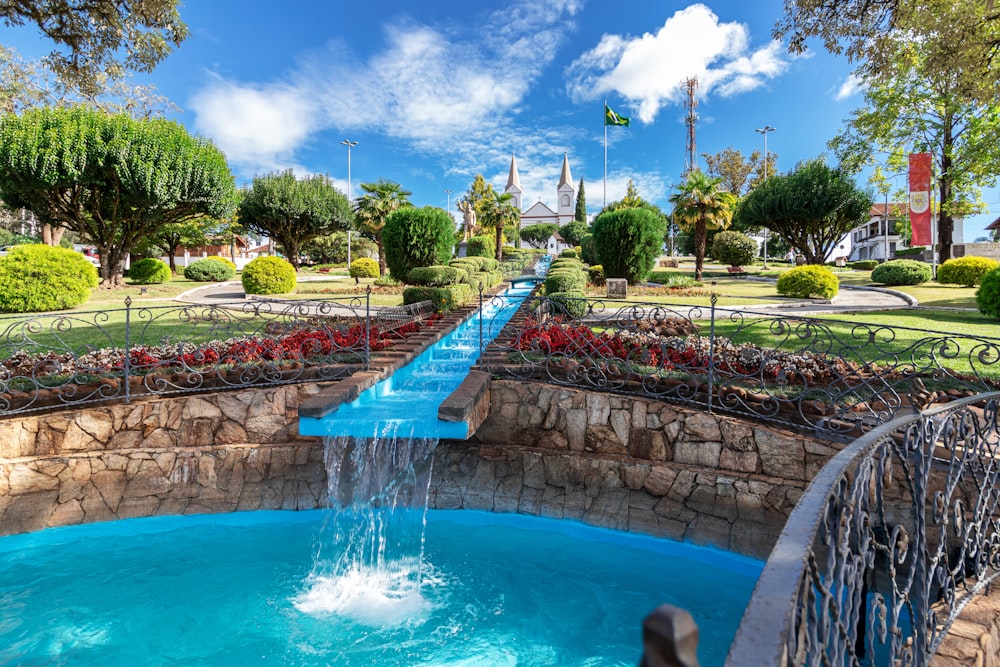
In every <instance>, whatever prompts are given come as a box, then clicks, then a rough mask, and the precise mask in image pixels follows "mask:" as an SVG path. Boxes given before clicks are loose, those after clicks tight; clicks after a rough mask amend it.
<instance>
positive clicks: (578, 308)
mask: <svg viewBox="0 0 1000 667" xmlns="http://www.w3.org/2000/svg"><path fill="white" fill-rule="evenodd" d="M549 300H550V301H551V302H552V313H553V314H554V315H569V316H570V317H573V318H577V317H583V316H584V315H586V314H587V297H586V295H585V294H584V293H583V292H582V291H580V290H572V291H567V292H555V293H550V294H549Z"/></svg>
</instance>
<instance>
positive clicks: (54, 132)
mask: <svg viewBox="0 0 1000 667" xmlns="http://www.w3.org/2000/svg"><path fill="white" fill-rule="evenodd" d="M0 199H2V200H3V201H5V202H6V203H7V204H9V205H10V206H13V207H24V208H27V209H29V210H31V211H33V212H34V213H35V215H36V216H37V217H38V219H39V221H41V222H42V223H45V224H50V225H53V226H61V227H66V228H67V229H70V230H73V231H74V232H76V233H77V234H78V235H79V236H80V238H81V239H82V240H84V241H85V242H89V243H93V244H94V245H95V246H97V248H98V252H99V253H100V256H101V275H102V277H103V281H102V286H104V287H117V286H120V285H122V283H123V281H122V270H123V267H124V263H125V258H126V257H127V256H128V253H129V252H130V251H131V249H132V248H133V247H135V245H136V244H137V243H139V241H140V240H142V239H143V238H144V237H148V236H149V235H151V234H155V233H156V232H157V231H159V230H160V229H161V228H162V227H164V226H165V225H168V224H171V223H179V222H184V221H187V220H192V219H196V218H199V217H202V216H213V217H223V216H225V215H227V214H228V213H229V212H230V211H231V209H232V206H233V203H234V201H235V185H234V183H233V175H232V173H231V172H230V171H229V167H228V165H227V164H226V158H225V156H224V155H223V154H222V152H221V151H219V150H218V149H217V148H216V147H215V146H214V145H212V143H211V142H210V141H208V140H207V139H202V138H199V137H192V136H191V135H189V134H188V133H187V131H186V130H185V129H184V128H183V127H181V126H180V125H179V124H177V123H175V122H173V121H167V120H162V119H150V120H136V119H133V118H130V117H129V116H126V115H124V114H118V115H108V114H105V113H101V112H98V111H92V110H88V109H84V108H73V109H35V110H31V111H27V112H25V113H24V114H22V115H20V116H12V115H8V116H4V117H2V118H0Z"/></svg>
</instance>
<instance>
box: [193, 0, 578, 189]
mask: <svg viewBox="0 0 1000 667" xmlns="http://www.w3.org/2000/svg"><path fill="white" fill-rule="evenodd" d="M580 7H581V1H580V0H545V1H539V0H522V1H521V2H520V3H518V4H515V5H513V6H511V7H507V8H504V10H502V11H498V12H497V13H495V14H494V15H488V16H480V17H477V19H478V22H477V26H476V27H475V28H474V29H473V28H472V27H470V28H469V29H468V30H467V31H465V32H459V31H456V30H454V29H452V28H450V29H448V30H447V31H444V30H442V29H438V28H437V27H435V26H432V25H426V24H420V23H416V22H414V21H412V20H407V21H404V22H397V23H395V24H392V25H387V26H386V28H385V31H386V41H387V46H386V48H385V49H384V50H382V51H381V52H380V53H376V54H374V55H372V56H370V57H368V58H367V59H365V60H358V59H357V58H356V57H355V56H354V54H353V52H352V51H351V50H350V48H349V47H347V46H346V45H345V44H343V43H341V42H331V43H330V44H329V45H328V47H327V48H326V49H322V50H320V51H317V52H313V53H310V54H308V55H307V56H305V57H304V59H303V60H302V62H301V63H300V64H299V65H298V67H296V68H295V70H294V71H293V72H291V73H290V74H289V75H288V76H287V77H286V78H285V80H284V81H282V82H270V83H239V82H233V81H225V80H223V79H221V78H215V79H214V80H213V81H212V82H211V83H210V85H209V86H207V87H206V88H205V89H203V90H201V91H200V92H199V93H198V94H197V95H196V96H195V97H194V98H193V99H192V100H191V102H190V103H189V105H188V106H189V107H190V108H191V110H192V111H194V113H195V114H196V121H195V126H196V128H197V129H198V130H199V131H200V132H202V133H203V134H205V135H207V136H209V137H211V138H213V139H214V140H215V141H216V142H217V143H218V144H219V145H220V147H221V148H222V149H223V150H224V151H225V152H226V154H227V156H229V158H230V160H231V162H233V163H235V165H236V166H237V168H238V169H240V170H241V171H246V170H250V171H251V172H259V171H260V169H261V167H266V168H272V165H277V164H281V163H283V162H287V161H289V160H290V159H291V157H292V155H293V154H294V152H295V150H296V149H298V148H300V147H302V146H303V145H304V144H305V143H306V142H307V141H308V140H309V138H310V137H311V136H312V135H313V134H314V133H316V132H318V131H323V130H331V129H335V130H341V131H344V132H350V131H358V130H362V129H363V130H364V131H366V132H380V133H382V134H384V135H386V136H388V137H390V138H396V139H400V140H402V141H404V142H405V143H407V144H409V145H410V146H412V147H413V148H415V149H416V150H417V151H419V152H426V153H429V154H434V155H448V156H449V157H450V158H451V160H452V164H453V168H454V169H456V171H464V172H466V173H467V172H468V171H470V170H482V169H483V166H484V165H485V164H490V165H495V164H496V162H495V161H492V160H495V159H496V157H497V156H498V155H502V154H503V153H504V152H508V151H509V150H510V148H514V147H512V146H510V142H511V139H510V128H511V126H512V122H511V121H510V120H508V118H509V116H511V115H516V114H517V113H518V112H519V105H520V104H522V103H523V100H524V99H525V97H526V96H527V94H528V92H529V90H530V89H531V86H532V85H533V84H534V83H536V82H537V81H538V79H539V78H540V76H541V74H542V72H543V70H544V69H545V67H547V66H548V65H549V64H550V63H551V61H552V59H553V58H554V56H555V53H556V51H557V50H558V49H559V47H560V46H562V45H563V44H564V43H565V41H566V39H567V35H568V34H569V32H570V31H572V30H573V27H574V26H573V22H572V18H573V16H574V15H575V14H576V13H577V12H578V11H579V10H580ZM484 25H494V26H498V28H497V29H496V30H482V29H481V27H482V26H484ZM544 143H545V144H549V143H550V141H545V142H544ZM484 145H488V146H496V147H497V153H496V154H494V155H484V151H483V146H484Z"/></svg>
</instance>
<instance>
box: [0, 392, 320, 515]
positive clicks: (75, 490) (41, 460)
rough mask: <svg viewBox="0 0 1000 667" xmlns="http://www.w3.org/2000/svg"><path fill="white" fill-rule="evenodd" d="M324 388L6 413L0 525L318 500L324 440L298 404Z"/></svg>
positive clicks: (0, 440)
mask: <svg viewBox="0 0 1000 667" xmlns="http://www.w3.org/2000/svg"><path fill="white" fill-rule="evenodd" d="M315 391H316V389H315V387H311V386H309V385H285V386H280V387H271V388H267V389H255V390H254V389H247V390H242V391H235V392H224V393H217V394H203V395H199V396H186V397H180V398H159V399H146V400H142V401H137V402H135V403H131V404H117V405H102V406H97V407H90V408H88V409H85V410H79V411H72V412H69V411H64V412H53V413H50V414H45V415H35V416H30V417H20V418H16V419H8V420H4V421H3V423H2V428H3V430H2V433H3V434H2V435H0V534H10V533H20V532H26V531H32V530H38V529H40V528H46V527H49V526H59V525H68V524H78V523H89V522H93V521H107V520H113V519H125V518H132V517H142V516H156V515H163V514H196V513H206V512H233V511H237V510H254V509H311V508H315V507H320V506H322V505H323V504H324V503H325V500H326V471H325V469H324V466H323V451H322V444H321V442H320V441H319V439H318V438H300V437H299V436H298V435H297V433H298V429H297V422H298V404H299V402H300V400H302V399H303V398H304V397H306V396H308V395H309V394H311V393H314V392H315Z"/></svg>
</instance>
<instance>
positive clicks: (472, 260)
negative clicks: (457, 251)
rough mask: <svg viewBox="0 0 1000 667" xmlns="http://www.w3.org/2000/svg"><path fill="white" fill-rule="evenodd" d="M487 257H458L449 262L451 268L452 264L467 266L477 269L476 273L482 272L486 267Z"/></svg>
mask: <svg viewBox="0 0 1000 667" xmlns="http://www.w3.org/2000/svg"><path fill="white" fill-rule="evenodd" d="M487 259H489V258H487V257H480V256H478V255H471V256H469V257H456V258H455V259H453V260H451V261H450V262H448V264H449V266H450V265H452V264H466V265H469V266H472V267H474V268H475V270H476V271H481V270H482V268H483V266H485V265H486V260H487Z"/></svg>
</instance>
